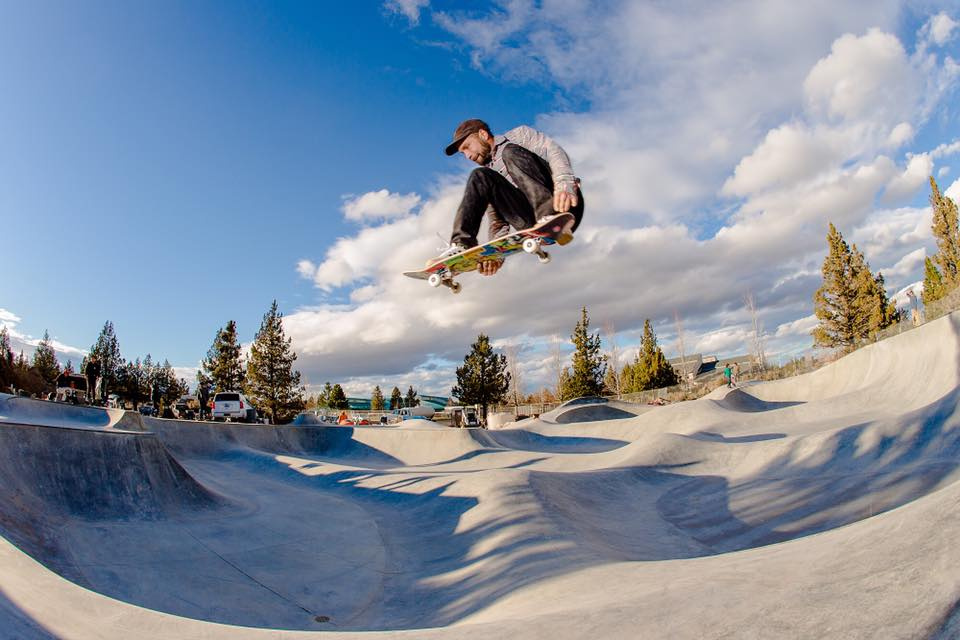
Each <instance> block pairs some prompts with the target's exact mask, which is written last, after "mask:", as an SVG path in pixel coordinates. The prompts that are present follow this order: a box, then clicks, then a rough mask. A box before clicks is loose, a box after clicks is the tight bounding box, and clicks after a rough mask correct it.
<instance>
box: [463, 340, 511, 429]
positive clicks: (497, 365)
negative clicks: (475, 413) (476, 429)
mask: <svg viewBox="0 0 960 640" xmlns="http://www.w3.org/2000/svg"><path fill="white" fill-rule="evenodd" d="M506 369H507V358H506V356H504V355H502V354H497V353H494V351H493V347H491V346H490V338H488V337H487V336H485V335H484V334H482V333H481V334H480V335H479V336H477V341H476V342H474V343H473V345H472V346H471V348H470V353H468V354H467V355H466V356H465V357H464V358H463V366H461V367H457V386H455V387H454V388H453V389H452V391H451V393H452V394H453V395H454V396H455V397H456V398H458V399H459V400H460V402H461V403H463V404H478V405H480V407H481V410H482V415H483V421H484V423H486V420H487V407H489V406H490V405H491V404H496V403H498V402H503V400H504V399H505V398H506V397H507V392H508V391H509V389H510V374H509V373H507V372H506Z"/></svg>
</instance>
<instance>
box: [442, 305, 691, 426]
mask: <svg viewBox="0 0 960 640" xmlns="http://www.w3.org/2000/svg"><path fill="white" fill-rule="evenodd" d="M570 341H571V343H572V344H573V348H574V351H573V356H572V358H571V363H570V365H569V366H565V367H562V368H561V367H560V366H559V362H560V360H559V351H558V352H557V356H556V360H557V368H558V373H557V383H556V391H555V392H549V391H547V390H543V391H542V392H541V393H540V398H542V399H546V398H547V397H549V398H550V399H551V400H558V401H565V400H570V399H573V398H579V397H583V396H599V395H614V394H617V393H631V392H634V391H643V390H646V389H658V388H660V387H666V386H672V385H675V384H677V383H678V381H679V377H678V375H677V372H676V371H675V370H674V369H673V367H672V366H671V365H670V363H669V362H668V361H667V358H666V356H665V355H664V354H663V351H662V350H661V349H660V347H659V345H658V344H657V338H656V335H655V334H654V332H653V327H652V325H651V323H650V320H649V319H647V320H646V321H645V322H644V328H643V339H642V340H641V344H640V348H639V350H638V352H637V355H636V358H635V360H634V361H633V363H630V364H627V365H625V366H624V367H623V368H622V369H621V370H617V369H616V368H615V367H611V366H608V364H609V360H610V358H609V356H608V355H607V354H604V353H602V352H601V339H600V334H599V332H596V333H591V332H590V316H589V314H588V313H587V308H586V307H583V308H581V311H580V319H579V320H578V321H577V323H576V326H575V327H574V329H573V334H571V336H570ZM507 369H508V361H507V358H506V356H504V355H503V354H498V353H496V352H495V351H494V349H493V347H492V346H491V344H490V338H489V337H488V336H486V335H484V334H480V335H479V336H478V337H477V340H476V342H474V343H473V345H472V346H471V348H470V352H469V353H468V354H467V355H466V356H465V357H464V360H463V365H462V366H460V367H458V368H457V371H456V375H457V385H456V386H455V387H453V389H451V393H452V395H453V396H454V397H455V398H456V399H457V400H458V402H460V403H461V404H467V405H473V404H476V405H479V406H480V407H481V410H482V415H483V419H484V420H486V417H487V410H488V408H489V407H490V406H492V405H497V404H502V403H504V402H505V401H506V399H507V397H508V395H510V391H511V384H512V383H513V382H514V380H513V379H512V376H511V374H510V373H509V372H508V370H507ZM512 395H513V397H514V398H515V401H519V400H520V399H521V398H523V396H522V395H521V394H520V393H519V392H518V390H517V389H515V388H514V389H513V394H512ZM526 399H527V401H534V402H535V401H536V400H537V396H536V395H531V396H527V397H526Z"/></svg>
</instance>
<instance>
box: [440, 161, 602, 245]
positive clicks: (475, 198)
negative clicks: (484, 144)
mask: <svg viewBox="0 0 960 640" xmlns="http://www.w3.org/2000/svg"><path fill="white" fill-rule="evenodd" d="M501 153H502V156H501V157H502V158H503V163H504V165H505V166H506V168H507V173H509V174H510V177H511V178H513V181H514V183H516V185H517V186H516V187H515V186H513V184H511V183H510V181H509V180H507V179H506V178H505V177H503V176H502V175H500V174H499V173H497V172H496V171H494V170H493V169H491V168H489V167H480V168H479V169H474V170H473V172H471V173H470V177H469V178H468V179H467V187H466V189H465V190H464V192H463V200H461V201H460V208H459V209H457V217H456V218H454V220H453V234H452V235H451V236H450V242H459V243H460V244H463V245H465V246H468V247H473V246H476V244H477V235H478V234H479V233H480V223H481V222H482V221H483V214H484V213H485V212H486V210H487V206H488V205H493V208H494V210H495V211H496V212H497V214H498V215H499V216H500V217H501V218H502V219H503V220H504V221H505V222H507V223H508V224H509V225H510V226H511V227H513V228H514V229H528V228H530V227H532V226H534V225H535V224H536V223H537V220H539V219H541V218H543V217H546V216H549V215H553V214H554V213H556V212H555V211H554V210H553V174H552V173H551V171H550V165H549V164H547V162H546V160H544V159H543V158H541V157H540V156H538V155H537V154H535V153H533V152H532V151H529V150H527V149H525V148H523V147H521V146H520V145H518V144H513V143H507V144H506V145H505V146H504V148H503V150H502V152H501ZM577 199H578V202H577V206H575V207H573V208H572V209H571V210H570V213H572V214H573V215H574V216H575V217H576V222H575V223H574V227H573V228H574V230H576V228H577V226H579V224H580V219H581V218H582V217H583V194H582V193H579V192H578V193H577Z"/></svg>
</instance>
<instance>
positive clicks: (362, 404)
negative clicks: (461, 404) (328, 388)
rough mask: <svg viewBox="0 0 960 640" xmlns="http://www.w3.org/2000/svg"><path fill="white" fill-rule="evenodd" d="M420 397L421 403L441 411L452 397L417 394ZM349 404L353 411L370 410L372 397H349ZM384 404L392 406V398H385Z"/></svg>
mask: <svg viewBox="0 0 960 640" xmlns="http://www.w3.org/2000/svg"><path fill="white" fill-rule="evenodd" d="M417 397H418V398H420V405H421V406H424V407H433V408H434V410H436V411H440V410H441V409H443V408H444V407H446V406H447V404H448V403H449V402H450V398H444V397H442V396H417ZM347 404H348V405H349V407H350V409H352V410H353V411H370V406H371V405H370V398H347ZM384 404H385V406H386V408H387V409H389V408H390V398H384Z"/></svg>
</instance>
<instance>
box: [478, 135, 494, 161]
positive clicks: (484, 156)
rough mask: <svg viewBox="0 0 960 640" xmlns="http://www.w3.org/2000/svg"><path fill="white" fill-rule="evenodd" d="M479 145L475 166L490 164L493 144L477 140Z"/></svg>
mask: <svg viewBox="0 0 960 640" xmlns="http://www.w3.org/2000/svg"><path fill="white" fill-rule="evenodd" d="M477 142H479V143H480V153H479V155H478V156H477V159H476V161H475V162H476V163H477V164H487V163H488V162H490V158H492V157H493V143H492V141H491V142H487V141H486V140H479V139H478V140H477Z"/></svg>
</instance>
